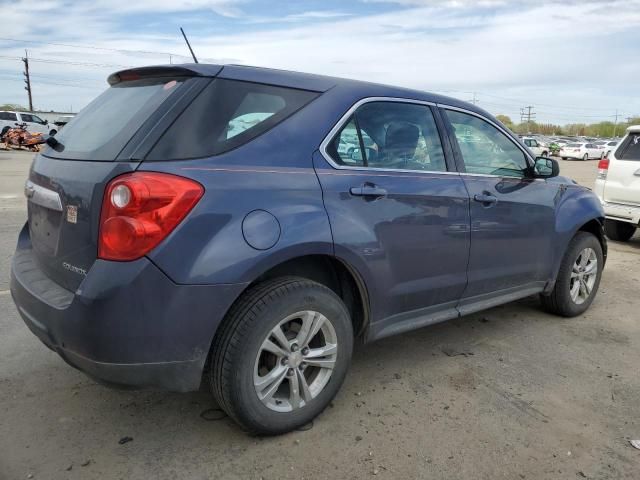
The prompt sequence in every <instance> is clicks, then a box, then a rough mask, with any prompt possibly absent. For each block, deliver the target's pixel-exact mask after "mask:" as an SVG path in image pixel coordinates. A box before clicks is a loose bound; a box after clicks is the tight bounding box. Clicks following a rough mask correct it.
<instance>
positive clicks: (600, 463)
mask: <svg viewBox="0 0 640 480" xmlns="http://www.w3.org/2000/svg"><path fill="white" fill-rule="evenodd" d="M30 159H31V154H27V153H16V152H12V153H10V152H2V151H0V479H1V480H9V479H11V480H13V479H22V478H34V479H129V478H157V479H175V478H180V479H182V478H188V479H213V478H230V479H236V478H237V479H240V478H242V479H245V478H256V479H258V478H265V479H303V478H336V479H337V478H339V479H351V478H367V477H372V476H376V477H378V478H429V479H488V480H489V479H490V480H495V479H498V478H507V479H535V480H540V479H551V478H554V479H556V478H557V479H572V478H577V479H581V478H592V479H619V478H629V479H631V478H636V479H637V478H640V473H638V472H639V471H640V450H636V449H634V448H633V447H631V446H630V444H629V440H630V439H633V438H640V374H639V373H638V372H639V371H640V368H639V366H640V357H639V354H638V352H639V351H640V322H639V320H638V319H639V316H638V310H639V309H640V298H639V297H638V290H639V287H640V285H639V282H640V273H639V272H640V238H639V237H638V236H636V237H635V238H634V239H633V240H632V241H631V242H629V243H627V244H619V243H615V242H610V249H609V251H610V253H609V261H608V264H607V268H606V269H605V272H604V275H603V278H602V283H601V287H600V292H599V294H598V297H597V299H596V301H595V302H594V304H593V306H592V307H591V309H590V310H589V311H588V312H587V313H586V314H585V315H583V316H581V317H578V318H574V319H562V318H557V317H553V316H550V315H547V314H545V313H543V312H541V311H540V310H539V308H538V305H537V302H536V299H534V298H531V299H525V300H522V301H519V302H516V303H513V304H510V305H506V306H503V307H498V308H494V309H491V310H488V311H486V312H482V313H479V314H476V315H471V316H469V317H466V318H464V319H459V320H455V321H451V322H448V323H445V324H440V325H435V326H433V327H429V328H424V329H421V330H418V331H415V332H412V333H408V334H405V335H400V336H397V337H393V338H388V339H385V340H382V341H379V342H377V343H374V344H371V345H368V346H364V347H358V348H357V349H356V352H355V355H354V360H353V365H352V369H351V371H350V374H349V375H348V377H347V380H346V382H345V385H344V387H343V388H342V390H341V392H340V393H339V395H338V397H337V398H336V399H335V401H334V402H333V405H332V406H331V408H329V409H327V410H326V411H325V412H324V413H323V414H322V415H321V416H320V417H319V418H317V419H316V421H315V422H314V424H313V425H312V426H311V428H310V429H308V430H305V431H299V432H294V433H291V434H288V435H283V436H280V437H276V438H252V437H248V436H246V435H244V434H243V433H242V432H241V431H240V430H239V429H238V428H237V427H236V426H235V425H234V424H233V423H232V422H231V421H229V420H228V419H226V418H221V419H219V420H218V418H219V415H218V413H219V412H217V411H215V410H210V409H214V408H215V405H214V404H213V401H212V400H211V398H210V396H209V395H208V394H206V393H193V394H173V393H165V392H156V391H119V390H111V389H108V388H106V387H103V386H100V385H97V384H96V383H94V382H93V381H91V380H89V379H88V378H86V377H85V376H84V375H83V374H81V373H80V372H78V371H76V370H74V369H72V368H71V367H69V366H67V365H66V364H65V363H64V362H63V361H62V360H61V359H60V358H59V357H58V356H57V355H56V354H54V353H53V352H51V351H49V350H48V349H47V348H45V347H44V346H43V345H42V344H40V342H39V341H38V340H37V339H36V338H35V337H34V336H33V335H32V334H31V333H30V332H29V331H28V330H27V328H26V327H25V325H24V324H23V323H22V321H21V319H20V318H19V316H18V314H17V312H16V309H15V307H14V305H13V303H12V301H11V297H10V295H9V293H8V290H7V289H8V275H9V265H10V259H11V255H12V253H13V249H14V243H15V239H16V236H17V233H18V230H19V229H20V227H21V226H22V224H23V222H24V220H25V216H26V212H25V202H24V200H23V197H22V186H23V182H24V179H25V177H26V175H27V171H28V167H29V162H30ZM561 164H562V165H561V169H562V173H563V174H564V175H568V176H572V177H573V178H575V179H576V180H577V181H579V182H581V183H584V184H585V185H589V186H591V184H592V183H593V179H594V177H595V171H596V164H597V162H593V161H592V162H562V161H561ZM203 417H204V418H203ZM123 437H130V438H132V440H131V441H129V442H126V443H124V444H120V443H119V441H120V440H121V439H122V438H123Z"/></svg>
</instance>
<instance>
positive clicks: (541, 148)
mask: <svg viewBox="0 0 640 480" xmlns="http://www.w3.org/2000/svg"><path fill="white" fill-rule="evenodd" d="M522 141H523V142H524V144H525V145H526V146H527V147H529V150H531V151H532V152H533V154H534V155H535V156H537V157H546V156H548V155H549V148H548V147H547V146H546V145H545V144H544V143H542V142H539V141H538V140H536V139H535V138H527V137H525V138H523V139H522Z"/></svg>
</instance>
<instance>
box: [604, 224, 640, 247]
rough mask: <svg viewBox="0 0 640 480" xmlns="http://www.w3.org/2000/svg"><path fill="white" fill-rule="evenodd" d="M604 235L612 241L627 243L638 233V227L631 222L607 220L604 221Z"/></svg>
mask: <svg viewBox="0 0 640 480" xmlns="http://www.w3.org/2000/svg"><path fill="white" fill-rule="evenodd" d="M604 233H605V234H606V235H607V237H609V238H610V239H611V240H616V241H617V242H627V241H629V240H630V239H631V237H633V234H634V233H636V226H635V225H634V224H633V223H629V222H620V221H618V220H609V219H606V220H605V221H604Z"/></svg>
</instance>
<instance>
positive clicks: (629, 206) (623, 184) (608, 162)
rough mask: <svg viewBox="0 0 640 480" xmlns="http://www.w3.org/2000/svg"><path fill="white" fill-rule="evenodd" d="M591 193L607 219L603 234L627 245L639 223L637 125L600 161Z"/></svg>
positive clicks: (639, 133) (639, 147)
mask: <svg viewBox="0 0 640 480" xmlns="http://www.w3.org/2000/svg"><path fill="white" fill-rule="evenodd" d="M594 192H595V193H596V195H598V197H599V198H600V201H601V202H602V206H603V207H604V212H605V215H606V221H605V233H606V234H607V236H608V237H609V238H610V239H611V240H618V241H621V242H626V241H627V240H629V239H630V238H631V237H633V234H634V233H635V231H636V228H638V224H639V223H640V125H634V126H631V127H629V128H627V134H626V135H625V137H624V138H623V139H622V141H621V142H620V144H619V145H618V146H617V147H616V149H615V150H614V151H612V152H611V153H610V155H609V158H604V159H602V160H600V163H599V164H598V175H597V177H596V183H595V188H594Z"/></svg>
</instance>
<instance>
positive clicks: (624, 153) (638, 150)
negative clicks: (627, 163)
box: [615, 133, 640, 161]
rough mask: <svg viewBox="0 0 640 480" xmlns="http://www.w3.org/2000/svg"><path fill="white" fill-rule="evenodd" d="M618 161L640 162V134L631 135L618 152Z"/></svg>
mask: <svg viewBox="0 0 640 480" xmlns="http://www.w3.org/2000/svg"><path fill="white" fill-rule="evenodd" d="M615 155H616V158H617V159H618V160H635V161H640V133H631V134H629V136H628V137H627V138H626V140H625V141H624V142H622V145H620V146H619V147H618V149H617V150H616V153H615Z"/></svg>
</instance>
